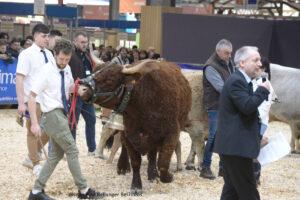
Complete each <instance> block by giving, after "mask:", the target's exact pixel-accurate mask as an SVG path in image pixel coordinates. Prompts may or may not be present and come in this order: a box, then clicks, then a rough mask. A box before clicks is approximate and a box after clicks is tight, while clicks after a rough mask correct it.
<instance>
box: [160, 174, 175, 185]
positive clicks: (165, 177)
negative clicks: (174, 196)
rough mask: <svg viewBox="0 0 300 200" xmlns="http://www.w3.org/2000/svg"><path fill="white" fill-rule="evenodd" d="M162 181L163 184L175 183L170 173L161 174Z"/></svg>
mask: <svg viewBox="0 0 300 200" xmlns="http://www.w3.org/2000/svg"><path fill="white" fill-rule="evenodd" d="M160 181H161V182H163V183H171V182H172V181H173V175H172V174H171V173H169V172H161V173H160Z"/></svg>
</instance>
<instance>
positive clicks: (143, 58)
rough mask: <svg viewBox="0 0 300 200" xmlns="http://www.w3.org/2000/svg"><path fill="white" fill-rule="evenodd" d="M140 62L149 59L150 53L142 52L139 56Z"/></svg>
mask: <svg viewBox="0 0 300 200" xmlns="http://www.w3.org/2000/svg"><path fill="white" fill-rule="evenodd" d="M139 57H140V60H145V59H147V58H148V53H147V51H145V50H140V54H139Z"/></svg>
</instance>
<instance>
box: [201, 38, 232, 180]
mask: <svg viewBox="0 0 300 200" xmlns="http://www.w3.org/2000/svg"><path fill="white" fill-rule="evenodd" d="M231 53H232V44H231V42H230V41H228V40H226V39H222V40H220V41H219V42H218V43H217V45H216V49H215V52H214V53H213V54H212V55H211V56H210V58H209V59H208V60H207V61H206V63H205V68H204V76H203V89H204V95H203V97H204V99H203V103H204V108H205V109H206V111H207V114H208V123H209V135H208V139H207V142H206V145H205V149H204V156H203V162H202V169H201V171H200V177H202V178H207V179H215V176H214V174H213V173H212V171H211V168H210V166H211V158H212V146H213V142H214V140H215V135H216V130H217V123H218V120H217V118H218V106H219V105H218V102H219V97H220V94H221V91H222V89H223V86H224V82H225V81H226V80H227V78H228V77H229V75H230V74H231V73H232V72H233V71H234V67H233V65H232V63H231V60H230V58H231ZM219 172H220V173H219V175H222V164H221V163H219Z"/></svg>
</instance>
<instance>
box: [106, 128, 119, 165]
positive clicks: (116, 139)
mask: <svg viewBox="0 0 300 200" xmlns="http://www.w3.org/2000/svg"><path fill="white" fill-rule="evenodd" d="M121 146H122V144H121V133H120V132H118V133H117V134H115V136H114V143H113V146H112V148H111V152H110V155H109V158H108V160H107V161H106V163H107V164H112V162H113V160H114V157H115V155H116V153H117V151H118V149H119V148H120V147H121Z"/></svg>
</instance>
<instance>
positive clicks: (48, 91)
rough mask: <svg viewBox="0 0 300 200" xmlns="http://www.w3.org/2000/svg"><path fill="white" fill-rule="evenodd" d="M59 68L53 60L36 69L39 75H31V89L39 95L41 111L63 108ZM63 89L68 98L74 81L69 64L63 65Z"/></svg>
mask: <svg viewBox="0 0 300 200" xmlns="http://www.w3.org/2000/svg"><path fill="white" fill-rule="evenodd" d="M60 71H61V69H59V68H58V67H57V65H56V63H55V62H48V63H47V64H45V65H44V66H43V67H41V68H40V70H39V71H38V73H39V76H35V77H33V81H32V87H31V91H32V92H34V93H35V94H37V95H40V97H41V102H40V105H41V110H42V112H50V111H52V110H54V109H56V108H64V106H63V103H62V99H61V96H62V95H61V75H60ZM63 71H64V76H65V91H66V97H67V99H68V97H69V95H70V92H71V91H70V89H71V86H72V85H73V83H74V80H73V77H72V72H71V69H70V66H69V65H67V66H66V67H65V69H64V70H63Z"/></svg>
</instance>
